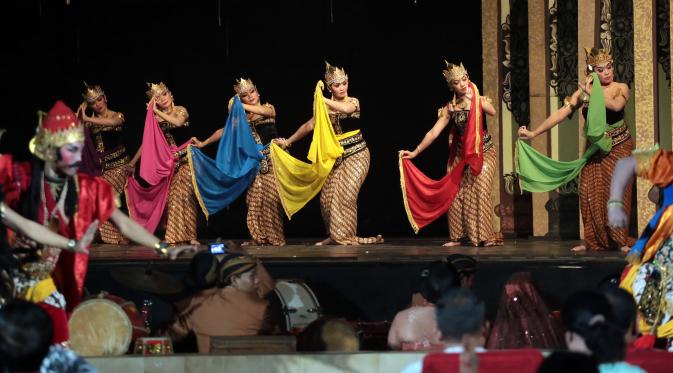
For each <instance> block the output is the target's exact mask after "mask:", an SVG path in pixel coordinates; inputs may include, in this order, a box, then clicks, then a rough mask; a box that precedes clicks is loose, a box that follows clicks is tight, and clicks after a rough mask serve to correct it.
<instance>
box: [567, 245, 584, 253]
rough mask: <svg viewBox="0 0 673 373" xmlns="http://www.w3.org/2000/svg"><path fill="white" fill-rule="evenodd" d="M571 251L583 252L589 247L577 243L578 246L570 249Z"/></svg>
mask: <svg viewBox="0 0 673 373" xmlns="http://www.w3.org/2000/svg"><path fill="white" fill-rule="evenodd" d="M570 251H572V252H576V253H577V252H582V251H587V247H586V246H584V245H577V246H575V247H573V248H572V249H570Z"/></svg>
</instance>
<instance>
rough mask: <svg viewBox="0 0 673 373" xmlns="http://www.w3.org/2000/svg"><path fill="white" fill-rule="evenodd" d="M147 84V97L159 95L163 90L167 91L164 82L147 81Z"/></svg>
mask: <svg viewBox="0 0 673 373" xmlns="http://www.w3.org/2000/svg"><path fill="white" fill-rule="evenodd" d="M147 86H148V87H149V88H150V89H148V90H147V92H145V94H147V97H148V98H152V97H154V96H158V95H161V94H163V93H164V92H166V91H168V87H166V85H165V84H164V82H159V84H155V83H147Z"/></svg>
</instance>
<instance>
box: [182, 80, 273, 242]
mask: <svg viewBox="0 0 673 373" xmlns="http://www.w3.org/2000/svg"><path fill="white" fill-rule="evenodd" d="M234 91H235V92H236V94H237V95H238V97H239V98H240V99H241V102H242V103H243V108H244V109H245V112H246V113H247V117H248V118H247V119H248V123H249V124H250V128H251V129H252V136H253V138H254V139H255V142H256V143H257V144H259V145H262V146H266V145H268V144H269V143H270V142H271V140H273V139H275V138H277V137H278V129H277V128H276V109H275V108H274V107H273V105H271V104H269V103H265V104H263V105H262V103H261V101H260V95H259V91H258V90H257V87H256V86H255V85H254V84H253V82H252V80H250V79H243V78H241V79H239V80H238V81H237V84H236V85H234ZM232 103H233V100H232V101H231V102H230V103H229V110H230V111H231V105H232ZM223 132H224V130H223V129H222V128H220V129H218V130H217V131H215V132H214V133H213V134H212V135H211V136H210V137H209V138H208V139H206V140H205V141H203V142H201V141H199V140H198V139H197V138H192V142H193V143H194V145H195V146H196V147H197V148H203V147H204V146H207V145H209V144H211V143H213V142H215V141H218V140H220V138H221V137H222V133H223ZM262 154H264V158H262V160H261V165H260V168H259V172H258V174H257V177H256V178H255V181H254V182H253V183H252V184H251V185H250V187H249V189H248V194H247V196H246V199H245V202H246V204H247V205H248V217H247V224H248V231H250V235H251V236H252V241H250V242H246V243H244V244H255V245H274V246H283V245H285V234H284V232H283V218H282V215H281V214H282V211H283V206H282V205H281V202H280V196H279V195H278V189H277V188H276V176H275V174H274V172H273V169H272V165H271V158H270V156H269V147H268V146H266V147H264V149H263V150H262Z"/></svg>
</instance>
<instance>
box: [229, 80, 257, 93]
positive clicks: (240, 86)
mask: <svg viewBox="0 0 673 373" xmlns="http://www.w3.org/2000/svg"><path fill="white" fill-rule="evenodd" d="M255 89H256V87H255V84H254V83H253V82H252V80H250V79H243V78H239V79H236V84H235V85H234V91H235V92H236V94H237V95H240V94H243V93H249V92H251V91H253V90H255Z"/></svg>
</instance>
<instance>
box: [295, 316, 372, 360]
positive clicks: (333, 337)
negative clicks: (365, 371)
mask: <svg viewBox="0 0 673 373" xmlns="http://www.w3.org/2000/svg"><path fill="white" fill-rule="evenodd" d="M359 349H360V339H359V338H358V335H357V333H356V332H355V330H354V329H353V326H352V325H351V324H349V323H348V322H346V321H344V320H339V319H333V318H328V317H323V318H320V319H318V320H315V321H313V322H312V323H310V324H309V325H308V326H307V327H306V329H304V330H303V331H302V332H301V334H300V335H299V337H298V338H297V351H338V352H356V351H358V350H359Z"/></svg>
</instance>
